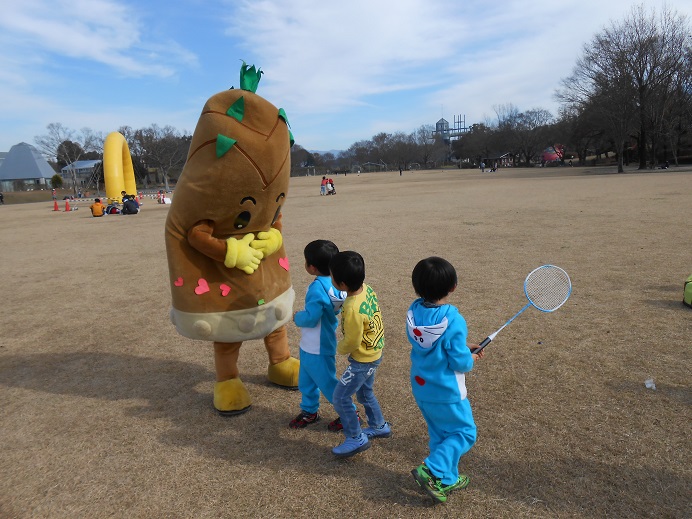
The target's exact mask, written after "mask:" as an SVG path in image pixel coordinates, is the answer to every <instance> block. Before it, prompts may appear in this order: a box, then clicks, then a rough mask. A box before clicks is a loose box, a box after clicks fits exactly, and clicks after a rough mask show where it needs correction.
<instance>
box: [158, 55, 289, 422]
mask: <svg viewBox="0 0 692 519" xmlns="http://www.w3.org/2000/svg"><path fill="white" fill-rule="evenodd" d="M261 74H262V71H261V70H255V67H254V66H252V67H248V66H247V65H246V64H245V63H243V65H242V67H241V71H240V89H230V90H226V91H225V92H221V93H218V94H216V95H214V96H212V97H211V98H210V99H209V100H208V101H207V103H206V104H205V105H204V108H203V110H202V115H201V116H200V118H199V122H198V123H197V128H195V133H194V135H193V136H192V142H191V144H190V151H189V152H188V156H187V162H186V163H185V167H184V168H183V172H182V174H181V176H180V180H179V181H178V185H177V186H176V189H175V196H174V198H173V203H172V205H171V208H170V212H169V214H168V219H167V220H166V251H167V254H168V269H169V277H170V282H171V295H172V303H173V308H172V310H171V321H172V322H173V324H174V325H175V327H176V329H177V330H178V333H180V334H181V335H183V336H185V337H189V338H191V339H198V340H204V341H212V342H213V343H214V362H215V366H216V384H215V386H214V407H215V408H216V409H217V411H219V413H221V414H226V415H234V414H240V413H243V412H245V411H247V410H248V408H249V407H250V404H251V401H250V395H249V394H248V391H247V389H246V388H245V386H244V385H243V383H242V381H241V380H240V376H239V375H240V374H239V370H238V354H239V350H240V347H241V345H242V343H243V341H246V340H251V339H264V344H265V346H266V349H267V353H268V355H269V369H268V378H269V380H270V381H271V382H273V383H275V384H278V385H280V386H284V387H288V388H295V387H296V386H297V385H298V368H299V361H298V360H297V359H295V358H293V357H291V356H290V353H289V348H288V337H287V334H286V327H285V324H286V322H287V321H288V320H289V319H290V318H291V315H292V310H293V300H294V299H295V293H294V291H293V287H292V286H291V278H290V275H289V264H288V257H287V256H286V251H285V250H284V247H283V237H282V234H281V207H282V205H283V203H284V202H285V200H286V194H287V192H288V182H289V177H290V170H291V160H290V148H291V145H292V144H293V138H292V135H291V132H290V130H289V129H288V120H287V118H286V114H285V112H284V111H283V109H278V108H276V107H275V106H274V105H272V104H271V103H269V102H268V101H266V100H265V99H263V98H261V97H260V96H258V95H257V94H255V91H256V89H257V85H258V83H259V80H260V77H261Z"/></svg>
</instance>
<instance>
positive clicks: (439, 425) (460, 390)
mask: <svg viewBox="0 0 692 519" xmlns="http://www.w3.org/2000/svg"><path fill="white" fill-rule="evenodd" d="M411 278H412V281H413V288H414V290H415V291H416V294H418V295H419V296H421V297H420V298H419V299H416V300H415V301H414V302H413V303H412V304H411V306H410V308H409V310H408V313H407V316H406V328H407V335H408V340H409V342H410V343H411V347H412V349H411V388H412V391H413V397H414V398H415V400H416V403H417V404H418V407H419V408H420V410H421V413H422V414H423V418H425V421H426V423H427V425H428V435H429V436H430V442H429V446H430V454H429V455H428V457H427V458H426V459H425V461H424V462H423V464H421V465H419V466H418V467H416V468H415V469H414V470H413V471H411V472H412V474H413V478H414V479H415V481H416V483H418V485H419V486H420V487H421V488H422V489H423V490H425V492H426V493H427V494H428V495H429V496H430V497H431V498H432V499H433V500H434V501H435V502H437V503H444V502H445V501H446V500H447V495H448V494H449V493H450V492H451V491H452V490H457V489H462V488H466V486H467V485H468V484H469V477H468V476H466V475H464V474H461V475H460V474H459V460H460V459H461V456H463V455H464V454H465V453H466V452H468V451H469V449H471V447H472V446H473V444H474V443H475V441H476V424H475V423H474V421H473V413H472V412H471V404H470V403H469V401H468V399H467V398H466V384H465V375H464V374H465V373H468V372H469V371H471V369H472V368H473V365H474V362H475V361H476V360H478V359H479V358H481V357H482V356H483V351H481V352H479V353H478V354H475V353H471V351H472V350H473V349H475V348H477V346H476V345H472V344H467V342H466V339H467V335H468V330H467V327H466V321H465V320H464V317H463V316H462V315H461V314H460V313H459V310H457V308H456V307H454V306H453V305H450V304H448V303H447V298H448V296H449V294H450V293H452V292H453V291H454V290H455V289H456V286H457V274H456V271H455V270H454V267H453V266H452V265H451V264H450V263H449V262H448V261H447V260H444V259H442V258H438V257H430V258H427V259H424V260H421V261H419V262H418V264H417V265H416V267H415V268H414V269H413V274H412V276H411Z"/></svg>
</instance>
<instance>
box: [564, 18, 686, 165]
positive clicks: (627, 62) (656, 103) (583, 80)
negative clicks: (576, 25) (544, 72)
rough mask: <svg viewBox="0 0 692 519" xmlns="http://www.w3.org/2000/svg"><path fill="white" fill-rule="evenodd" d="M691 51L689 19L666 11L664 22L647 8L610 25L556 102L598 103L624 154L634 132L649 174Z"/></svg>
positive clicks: (592, 44)
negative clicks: (626, 140)
mask: <svg viewBox="0 0 692 519" xmlns="http://www.w3.org/2000/svg"><path fill="white" fill-rule="evenodd" d="M691 47H692V36H691V35H690V27H689V23H688V20H687V17H685V16H683V15H680V14H677V13H676V12H673V11H671V10H670V9H669V8H668V7H666V6H664V7H663V8H662V11H661V14H660V16H659V15H657V14H656V11H655V10H651V12H650V13H647V12H646V11H645V9H644V6H643V5H639V6H634V7H633V8H632V10H631V12H630V14H629V16H628V17H627V18H626V19H625V20H624V21H622V22H621V23H616V22H611V24H610V26H609V27H607V28H606V29H604V30H603V31H602V32H601V33H599V34H597V35H596V36H595V37H594V38H593V39H592V40H591V42H589V43H587V44H586V45H585V46H584V51H583V55H582V57H580V58H579V59H578V60H577V64H576V66H575V68H574V71H573V73H572V76H570V77H569V78H566V79H564V80H563V81H562V82H561V86H562V88H561V90H559V91H558V92H557V93H556V97H557V98H558V99H559V100H560V101H562V102H564V103H568V104H572V105H578V106H582V107H585V106H586V105H587V104H589V103H593V104H597V105H598V106H599V107H600V108H601V109H603V110H606V113H605V115H606V117H607V120H608V121H609V126H610V128H609V130H610V131H611V132H612V134H613V135H612V136H613V139H614V142H615V143H616V148H617V147H619V148H620V154H621V152H622V144H623V143H624V140H625V138H626V137H625V136H626V135H627V134H628V133H630V132H631V131H633V130H634V133H635V136H636V138H637V141H638V144H639V169H644V168H646V166H647V158H648V157H647V152H646V150H647V147H648V146H649V143H650V142H651V143H652V146H651V150H652V156H651V163H652V164H653V163H654V162H655V160H656V156H655V153H656V147H657V141H658V135H659V134H660V133H661V132H662V129H663V127H664V124H663V121H665V120H666V117H667V116H668V112H669V110H670V107H671V103H670V102H669V98H670V97H671V96H674V94H675V92H676V90H677V89H676V87H677V85H680V84H681V82H682V81H684V75H685V74H688V73H689V61H690V59H692V58H691V57H692V52H691V50H690V49H691ZM633 124H634V125H635V128H634V129H633V128H632V127H631V126H632V125H633ZM621 169H622V168H621V164H619V165H618V170H619V171H620V170H621Z"/></svg>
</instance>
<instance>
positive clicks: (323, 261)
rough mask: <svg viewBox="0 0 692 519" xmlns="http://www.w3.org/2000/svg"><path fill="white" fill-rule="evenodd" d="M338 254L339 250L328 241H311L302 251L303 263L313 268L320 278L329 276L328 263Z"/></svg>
mask: <svg viewBox="0 0 692 519" xmlns="http://www.w3.org/2000/svg"><path fill="white" fill-rule="evenodd" d="M337 254H339V248H338V247H337V246H336V245H334V243H332V242H330V241H329V240H315V241H311V242H310V243H308V244H307V245H306V246H305V249H303V255H304V256H305V262H306V263H307V264H308V265H312V266H313V267H315V268H316V269H317V270H318V271H319V273H320V274H321V275H322V276H328V275H329V262H330V261H331V260H332V258H333V257H334V256H336V255H337Z"/></svg>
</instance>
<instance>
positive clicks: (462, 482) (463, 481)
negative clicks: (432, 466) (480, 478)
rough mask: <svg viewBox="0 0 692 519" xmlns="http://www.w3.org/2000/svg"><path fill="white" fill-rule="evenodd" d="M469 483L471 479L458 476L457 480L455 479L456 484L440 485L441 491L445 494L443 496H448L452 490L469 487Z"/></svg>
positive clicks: (462, 475) (464, 475)
mask: <svg viewBox="0 0 692 519" xmlns="http://www.w3.org/2000/svg"><path fill="white" fill-rule="evenodd" d="M470 482H471V478H470V477H468V476H467V475H466V474H459V479H457V482H456V483H452V484H451V485H442V491H443V492H444V493H445V495H449V493H450V492H451V491H452V490H462V489H464V488H466V487H467V486H469V483H470Z"/></svg>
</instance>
